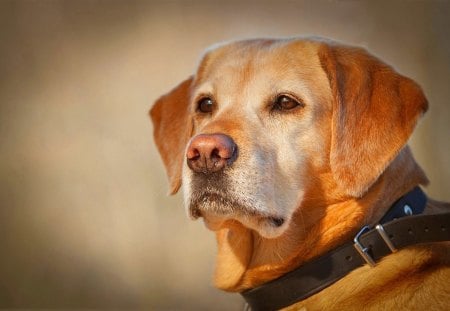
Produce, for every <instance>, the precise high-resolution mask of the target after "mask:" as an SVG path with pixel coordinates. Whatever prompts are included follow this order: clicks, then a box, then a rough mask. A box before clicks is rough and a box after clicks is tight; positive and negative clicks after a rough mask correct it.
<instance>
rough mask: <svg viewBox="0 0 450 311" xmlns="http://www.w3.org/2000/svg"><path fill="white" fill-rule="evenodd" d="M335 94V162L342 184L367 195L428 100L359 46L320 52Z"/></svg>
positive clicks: (332, 153)
mask: <svg viewBox="0 0 450 311" xmlns="http://www.w3.org/2000/svg"><path fill="white" fill-rule="evenodd" d="M319 57H320V61H321V64H322V67H323V68H324V70H325V72H326V73H327V75H328V78H329V81H330V87H331V90H332V92H333V98H334V103H333V119H332V134H331V135H332V136H331V149H330V164H331V170H332V172H333V175H334V178H335V179H336V181H337V183H338V185H339V186H340V187H342V189H343V190H344V191H345V192H346V193H347V194H348V195H351V196H354V197H360V196H362V195H363V194H364V193H365V192H366V191H367V190H368V189H369V187H370V186H371V185H372V184H373V183H375V181H376V180H377V179H378V177H379V176H380V175H381V174H382V173H383V171H384V170H385V169H386V167H387V166H388V165H389V163H390V162H391V161H392V160H393V159H394V158H395V157H396V156H397V154H398V153H399V152H400V150H401V149H402V148H403V147H404V145H405V144H406V143H407V141H408V138H409V137H410V135H411V133H412V131H413V129H414V127H415V125H416V123H417V121H418V119H419V117H420V116H421V115H422V114H423V113H425V112H426V110H427V108H428V103H427V100H426V98H425V95H424V94H423V92H422V90H421V88H420V87H419V86H418V85H417V84H416V83H415V82H414V81H412V80H411V79H409V78H406V77H404V76H402V75H400V74H398V73H397V72H395V71H394V70H393V69H392V68H391V67H389V66H388V65H386V64H384V63H383V62H381V61H380V60H378V59H377V58H375V57H373V56H371V55H369V54H368V53H367V52H366V51H365V50H363V49H360V48H353V47H345V46H338V45H333V44H329V45H324V46H323V47H322V48H321V50H320V52H319Z"/></svg>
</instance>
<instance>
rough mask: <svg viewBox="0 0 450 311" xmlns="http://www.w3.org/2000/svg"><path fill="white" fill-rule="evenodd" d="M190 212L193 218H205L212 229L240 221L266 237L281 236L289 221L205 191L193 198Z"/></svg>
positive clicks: (208, 226) (280, 216)
mask: <svg viewBox="0 0 450 311" xmlns="http://www.w3.org/2000/svg"><path fill="white" fill-rule="evenodd" d="M188 214H189V216H190V218H192V219H198V218H203V221H204V223H205V225H206V227H207V228H208V229H209V230H212V231H217V230H220V229H222V228H226V227H229V226H230V225H231V224H232V223H233V222H234V221H238V222H239V223H241V224H242V225H243V226H245V227H247V228H249V229H252V230H254V231H256V232H257V233H259V234H260V235H261V236H262V237H264V238H276V237H278V236H280V235H281V234H283V233H284V232H285V231H286V229H287V226H288V222H289V219H287V217H285V216H282V215H268V214H265V213H263V212H260V211H258V210H256V209H255V208H253V207H249V206H244V205H242V204H240V203H239V202H235V201H232V200H230V199H228V198H226V197H224V196H222V195H220V194H217V193H208V194H206V193H203V194H201V195H196V196H194V197H193V198H191V200H190V202H189V204H188Z"/></svg>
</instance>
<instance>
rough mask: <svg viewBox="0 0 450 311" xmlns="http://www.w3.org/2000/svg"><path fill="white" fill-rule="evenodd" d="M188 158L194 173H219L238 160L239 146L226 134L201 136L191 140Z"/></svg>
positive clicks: (187, 153)
mask: <svg viewBox="0 0 450 311" xmlns="http://www.w3.org/2000/svg"><path fill="white" fill-rule="evenodd" d="M186 157H187V164H188V166H189V168H190V169H191V170H193V171H194V172H202V173H205V174H208V173H213V172H218V171H220V170H222V169H223V168H225V167H226V166H229V165H231V163H233V162H234V161H235V160H236V157H237V146H236V144H235V142H234V141H233V139H232V138H231V137H230V136H227V135H225V134H199V135H197V136H195V137H194V138H193V139H192V140H191V142H190V144H189V147H188V149H187V152H186Z"/></svg>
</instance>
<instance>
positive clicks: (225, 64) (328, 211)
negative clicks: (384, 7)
mask: <svg viewBox="0 0 450 311" xmlns="http://www.w3.org/2000/svg"><path fill="white" fill-rule="evenodd" d="M280 93H282V94H289V96H292V97H294V98H296V99H298V100H299V101H301V102H302V103H303V104H304V106H303V107H302V108H299V109H295V110H294V111H292V112H291V111H289V112H288V113H278V112H277V113H274V112H271V111H270V109H269V108H267V107H268V103H270V99H271V98H273V96H274V95H276V94H280ZM205 94H207V95H208V96H209V97H212V98H213V99H214V100H215V102H217V107H216V108H215V110H214V112H213V113H211V114H209V115H205V114H199V113H198V112H197V111H196V109H195V106H196V103H197V101H198V100H199V98H201V97H202V96H205ZM426 110H427V101H426V99H425V96H424V95H423V93H422V90H421V89H420V87H419V86H418V85H417V84H416V83H415V82H414V81H412V80H410V79H408V78H406V77H404V76H402V75H400V74H398V73H397V72H395V71H394V70H393V69H392V68H391V67H389V66H387V65H386V64H384V63H383V62H381V61H380V60H378V59H376V58H375V57H373V56H371V55H370V54H368V53H367V52H366V51H365V50H363V49H360V48H354V47H348V46H343V45H340V44H336V43H334V42H330V41H326V40H321V39H314V40H313V39H306V40H299V39H290V40H248V41H240V42H234V43H230V44H226V45H222V46H219V47H216V48H214V49H211V50H209V51H208V52H207V53H206V54H205V56H204V57H203V60H202V62H201V63H200V65H199V68H198V70H197V73H196V74H195V75H194V76H193V77H191V78H189V79H187V80H186V81H184V82H183V83H182V84H180V85H179V86H178V87H176V88H175V89H174V90H173V91H172V92H170V93H168V94H167V95H165V96H163V97H161V98H160V99H159V100H158V101H157V102H156V104H155V105H154V107H153V108H152V110H151V117H152V120H153V122H154V125H155V141H156V143H157V145H158V148H159V150H160V153H161V156H162V158H163V161H164V164H165V166H166V169H167V173H168V176H169V180H170V185H171V193H175V192H176V191H177V190H178V188H179V187H180V185H181V180H183V190H184V195H185V202H186V207H187V209H188V213H189V212H190V210H189V204H190V202H191V198H192V196H193V195H194V194H195V193H198V192H200V191H208V190H205V189H198V188H196V186H195V185H196V183H195V179H196V178H198V176H195V175H194V174H192V172H191V171H190V170H189V169H188V168H187V166H186V164H185V162H186V160H185V149H186V146H187V145H188V143H189V139H190V138H191V137H193V136H195V135H197V134H200V133H224V134H226V135H228V136H230V137H232V138H233V140H234V141H235V142H236V144H237V145H238V148H239V157H238V158H237V160H236V162H235V163H233V165H232V167H230V168H229V170H227V171H226V174H225V173H224V176H225V177H224V181H223V182H224V183H225V185H223V187H224V188H225V190H224V191H226V192H224V193H226V194H227V196H229V197H231V198H232V199H233V200H234V201H235V202H239V204H240V206H241V205H242V206H243V210H237V209H230V212H229V213H227V214H223V213H221V214H220V213H217V212H216V210H215V208H214V205H208V204H206V203H205V206H201V208H202V215H201V216H202V217H203V219H204V222H205V224H206V226H207V227H208V228H209V229H210V230H213V231H214V232H215V233H216V236H217V244H218V255H217V264H216V271H215V277H214V280H215V285H216V286H217V287H219V288H221V289H224V290H227V291H242V290H245V289H249V288H252V287H255V286H258V285H260V284H263V283H265V282H267V281H269V280H272V279H275V278H277V277H279V276H281V275H283V274H284V273H286V272H288V271H291V270H293V269H294V268H296V267H298V266H299V265H301V264H303V263H305V262H307V261H309V260H311V259H313V258H315V257H317V256H320V255H322V254H324V253H326V252H327V251H329V250H331V249H333V248H335V247H337V246H339V245H341V244H343V243H345V242H347V241H349V240H350V239H351V238H352V237H353V236H354V235H355V234H356V232H357V231H358V230H359V229H360V228H361V227H363V226H364V225H375V224H376V223H377V221H378V220H379V219H380V218H381V217H382V215H383V214H384V213H385V212H386V211H387V209H388V208H389V207H390V205H391V204H392V203H393V202H394V201H396V200H397V199H398V198H399V197H400V196H402V195H403V194H404V193H406V192H407V191H409V190H410V189H412V188H413V187H414V186H416V185H419V184H422V185H425V184H427V182H428V181H427V178H426V177H425V175H424V173H423V171H422V170H421V168H420V167H419V166H418V165H417V163H416V162H415V160H414V158H413V156H412V154H411V151H410V149H409V147H408V146H407V145H406V143H407V140H408V138H409V137H410V135H411V133H412V131H413V129H414V127H415V125H416V123H417V121H418V119H419V118H420V117H421V116H422V114H423V113H425V111H426ZM214 191H219V193H222V192H220V191H222V190H220V189H219V190H214ZM214 204H219V203H217V202H216V203H214ZM224 208H227V207H226V206H225V207H224ZM449 210H450V207H449V205H448V204H443V203H436V202H434V201H430V202H429V204H428V206H427V209H426V213H440V212H448V211H449ZM191 216H192V215H191ZM272 216H276V217H281V218H283V219H284V220H285V222H284V223H283V224H282V225H281V226H279V227H278V226H273V224H271V223H270V221H268V219H270V217H272ZM193 217H194V216H193ZM449 258H450V254H449V244H448V243H440V244H434V245H420V246H417V247H409V248H407V249H405V250H402V251H399V252H397V253H395V254H392V255H389V256H387V257H386V258H385V259H383V260H382V261H381V262H380V263H379V264H378V265H377V266H376V267H375V268H370V267H368V266H364V267H362V268H359V269H357V270H355V271H353V272H352V273H350V274H349V275H348V276H346V277H344V278H343V279H341V280H340V281H338V282H337V283H335V284H333V285H332V286H330V287H328V288H326V289H324V290H322V291H321V292H319V293H318V294H316V295H314V296H312V297H310V298H308V299H306V300H304V301H302V302H299V303H297V304H295V305H293V306H292V307H290V308H289V309H292V310H337V309H339V310H361V309H362V307H364V309H365V310H366V309H367V310H399V309H405V310H413V309H414V310H424V309H425V308H427V309H432V310H447V309H449V307H450V303H449V301H450V294H449V290H448V284H449V283H448V282H449V280H450V268H449V263H450V262H449V261H450V260H449Z"/></svg>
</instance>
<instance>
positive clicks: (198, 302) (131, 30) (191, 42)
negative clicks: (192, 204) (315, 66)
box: [0, 0, 450, 310]
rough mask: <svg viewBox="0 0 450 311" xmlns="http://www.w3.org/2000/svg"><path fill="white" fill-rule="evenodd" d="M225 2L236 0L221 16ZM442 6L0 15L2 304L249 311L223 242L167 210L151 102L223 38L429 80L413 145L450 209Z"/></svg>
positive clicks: (156, 7) (171, 201)
mask: <svg viewBox="0 0 450 311" xmlns="http://www.w3.org/2000/svg"><path fill="white" fill-rule="evenodd" d="M225 2H226V3H225ZM449 16H450V4H449V2H446V1H386V2H384V1H367V2H366V1H253V2H245V4H242V3H241V1H231V2H230V1H228V2H227V1H221V2H206V1H205V2H198V1H160V2H148V1H147V2H136V1H5V0H2V1H1V2H0V204H1V206H0V307H57V308H64V307H66V308H79V307H97V308H101V307H104V308H113V307H114V308H125V307H136V308H137V307H141V308H146V309H156V310H162V309H176V310H188V309H210V310H212V309H214V310H220V309H222V310H230V309H234V310H239V308H240V307H241V300H240V298H239V297H238V296H237V295H230V294H224V293H221V292H219V291H217V290H215V289H214V288H213V287H212V286H211V275H212V271H213V265H214V253H215V242H214V238H213V234H211V233H210V232H208V231H207V230H206V229H205V228H204V227H203V224H202V223H201V222H191V221H189V220H188V219H187V218H186V217H185V214H184V211H183V208H182V207H181V200H180V196H179V195H178V196H175V197H167V196H166V192H167V183H166V177H165V175H164V171H163V167H162V163H161V161H160V159H159V156H158V154H157V152H156V150H155V147H154V145H153V142H152V138H151V133H152V129H151V124H150V122H149V120H148V117H147V111H148V109H149V107H150V106H151V104H152V102H153V101H154V100H155V99H156V98H157V97H158V96H159V95H161V94H162V93H164V92H166V91H168V90H169V89H170V88H172V87H173V86H175V84H177V83H178V82H179V81H181V80H182V79H184V78H185V77H186V76H187V75H189V74H190V73H191V72H192V71H193V70H194V68H195V65H196V63H197V61H198V59H199V55H200V54H201V52H202V50H203V49H204V48H206V47H207V46H209V45H211V44H213V43H215V42H218V41H223V40H230V39H236V38H247V37H255V36H258V37H261V36H295V35H309V34H313V35H322V36H327V37H331V38H335V39H338V40H343V41H346V42H348V43H353V44H359V45H363V46H366V47H367V48H369V49H370V50H371V51H372V52H373V53H375V54H377V55H378V56H380V57H381V58H383V59H385V60H386V61H387V62H389V63H391V64H393V65H394V66H395V67H396V68H397V69H398V70H399V71H400V72H402V73H403V74H405V75H408V76H410V77H412V78H413V79H415V80H416V81H418V82H419V83H420V84H421V85H422V86H423V88H424V90H425V93H426V94H427V96H428V98H429V100H430V104H431V109H430V111H429V112H428V113H427V115H426V118H425V119H424V120H423V122H421V124H420V125H419V127H418V129H417V131H416V132H415V134H414V136H413V138H412V140H411V144H412V147H413V150H414V152H415V154H416V157H417V159H418V161H419V162H420V163H421V164H422V165H423V167H424V169H425V170H426V172H427V173H428V176H429V177H430V179H431V181H432V183H431V185H430V186H429V188H428V189H427V192H428V193H429V194H431V195H433V196H434V197H435V198H438V199H446V200H450V139H449V133H450V106H449V101H450V86H449V82H448V79H449V77H450V34H449V30H450V18H449Z"/></svg>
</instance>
